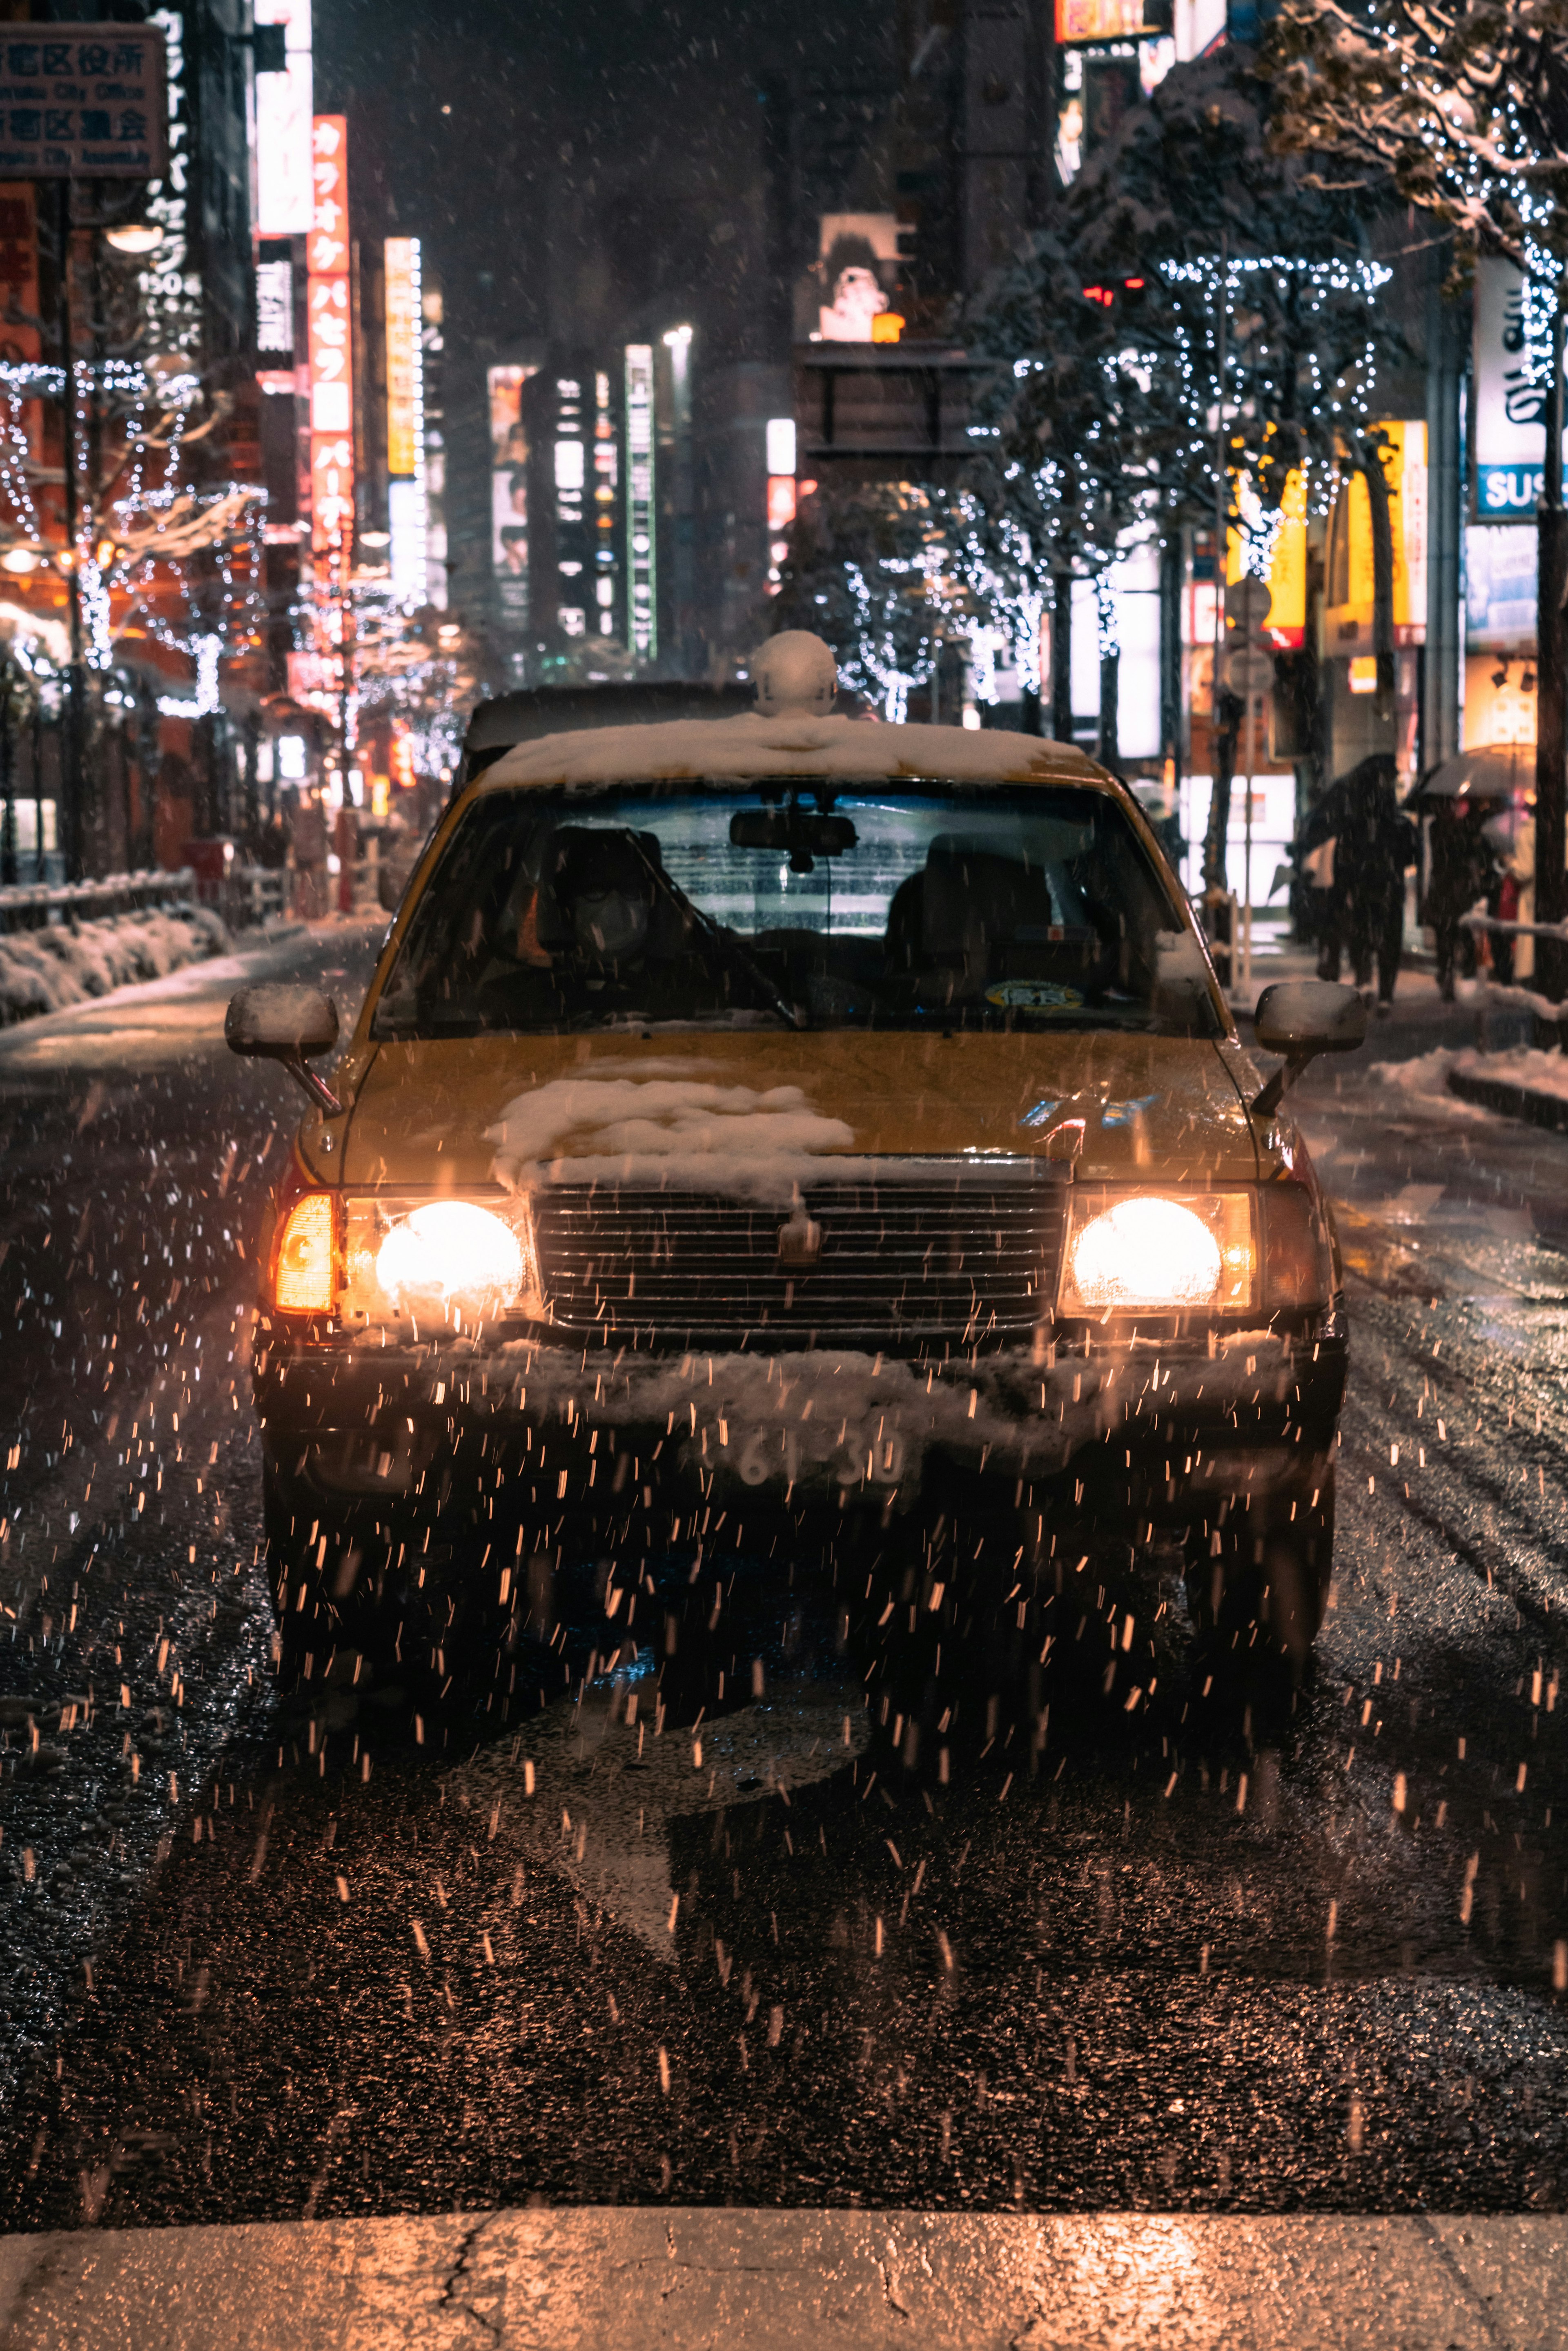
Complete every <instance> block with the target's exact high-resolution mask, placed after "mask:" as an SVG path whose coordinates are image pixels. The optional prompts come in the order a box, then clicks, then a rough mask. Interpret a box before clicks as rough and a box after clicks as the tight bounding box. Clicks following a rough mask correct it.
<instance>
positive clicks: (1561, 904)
mask: <svg viewBox="0 0 1568 2351" xmlns="http://www.w3.org/2000/svg"><path fill="white" fill-rule="evenodd" d="M1535 527H1536V565H1537V577H1536V676H1537V679H1538V680H1539V684H1538V686H1537V695H1536V700H1537V709H1536V738H1535V919H1536V921H1537V922H1538V923H1560V922H1562V920H1563V914H1564V911H1565V904H1568V890H1565V889H1564V886H1563V846H1564V844H1563V792H1564V768H1565V760H1568V675H1565V674H1564V672H1565V670H1568V620H1565V618H1564V614H1563V598H1564V595H1565V594H1568V510H1565V509H1564V507H1563V301H1562V296H1561V292H1560V291H1559V290H1558V289H1557V288H1554V289H1553V298H1552V373H1551V376H1550V378H1549V379H1548V381H1547V387H1546V465H1545V471H1544V475H1543V478H1542V492H1541V505H1540V507H1539V508H1538V510H1537V514H1536V526H1535ZM1536 950H1537V951H1536V957H1535V971H1536V986H1537V987H1538V988H1539V989H1540V991H1541V993H1542V995H1543V996H1547V997H1550V998H1552V1002H1553V1003H1561V1002H1562V1000H1563V996H1564V994H1565V993H1568V987H1565V986H1564V980H1565V978H1568V952H1565V951H1564V943H1563V941H1562V940H1561V939H1538V940H1537V941H1536Z"/></svg>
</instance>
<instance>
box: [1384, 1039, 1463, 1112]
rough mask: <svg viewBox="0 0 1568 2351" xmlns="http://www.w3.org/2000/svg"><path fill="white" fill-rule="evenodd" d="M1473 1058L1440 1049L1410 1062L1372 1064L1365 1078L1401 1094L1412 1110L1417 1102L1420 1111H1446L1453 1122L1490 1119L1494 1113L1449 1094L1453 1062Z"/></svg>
mask: <svg viewBox="0 0 1568 2351" xmlns="http://www.w3.org/2000/svg"><path fill="white" fill-rule="evenodd" d="M1474 1058H1475V1057H1474V1055H1473V1053H1471V1051H1470V1050H1469V1048H1468V1047H1467V1048H1465V1049H1462V1050H1460V1049H1457V1048H1455V1047H1454V1046H1451V1045H1439V1046H1437V1048H1436V1049H1435V1050H1433V1051H1432V1052H1430V1053H1418V1054H1416V1057H1415V1059H1414V1060H1413V1061H1377V1062H1375V1063H1374V1065H1373V1067H1372V1068H1371V1069H1370V1070H1368V1071H1366V1073H1365V1074H1366V1075H1367V1077H1368V1078H1371V1079H1374V1080H1376V1081H1378V1082H1380V1083H1381V1084H1382V1085H1383V1086H1384V1087H1385V1089H1386V1090H1387V1091H1388V1092H1390V1093H1392V1094H1394V1095H1395V1096H1396V1097H1397V1096H1398V1095H1400V1094H1403V1095H1404V1096H1405V1097H1406V1100H1407V1101H1408V1102H1410V1103H1411V1104H1412V1106H1414V1105H1415V1104H1416V1103H1417V1102H1418V1103H1419V1104H1420V1106H1421V1108H1422V1109H1423V1110H1443V1111H1447V1112H1448V1113H1450V1115H1451V1116H1453V1117H1454V1118H1456V1119H1469V1120H1476V1119H1489V1118H1491V1117H1494V1116H1495V1115H1496V1113H1494V1112H1492V1111H1490V1110H1481V1109H1479V1108H1478V1106H1477V1105H1476V1104H1475V1103H1474V1102H1461V1101H1460V1100H1459V1098H1458V1094H1451V1093H1450V1092H1448V1071H1450V1070H1451V1069H1452V1068H1453V1067H1454V1066H1455V1064H1456V1062H1461V1061H1470V1060H1473V1059H1474Z"/></svg>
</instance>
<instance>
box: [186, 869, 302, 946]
mask: <svg viewBox="0 0 1568 2351" xmlns="http://www.w3.org/2000/svg"><path fill="white" fill-rule="evenodd" d="M205 903H207V904H213V905H215V906H216V908H217V910H218V912H219V914H222V916H223V918H224V920H225V923H226V924H227V925H228V926H229V928H230V930H231V931H240V930H251V929H259V927H260V925H262V924H263V923H269V922H277V921H279V920H281V919H282V918H283V917H284V916H286V915H287V914H291V913H292V912H293V907H294V875H293V872H291V870H290V869H289V868H288V867H287V866H286V865H236V866H235V868H234V870H233V871H232V872H230V873H228V874H226V875H225V878H224V880H223V881H222V882H221V883H219V884H218V885H217V892H216V894H215V895H214V897H213V898H212V899H211V900H209V901H206V902H205Z"/></svg>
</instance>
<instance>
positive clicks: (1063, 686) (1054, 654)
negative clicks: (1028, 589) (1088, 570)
mask: <svg viewBox="0 0 1568 2351" xmlns="http://www.w3.org/2000/svg"><path fill="white" fill-rule="evenodd" d="M1051 734H1052V736H1053V737H1055V739H1056V741H1057V742H1059V743H1071V740H1072V575H1071V572H1070V571H1059V572H1058V573H1057V574H1056V578H1055V580H1054V581H1053V583H1052V590H1051Z"/></svg>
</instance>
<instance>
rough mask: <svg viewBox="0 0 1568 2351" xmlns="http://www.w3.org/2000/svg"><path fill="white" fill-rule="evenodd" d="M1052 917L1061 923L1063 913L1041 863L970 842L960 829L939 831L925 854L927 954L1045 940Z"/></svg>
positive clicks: (975, 952)
mask: <svg viewBox="0 0 1568 2351" xmlns="http://www.w3.org/2000/svg"><path fill="white" fill-rule="evenodd" d="M1053 923H1054V924H1056V925H1060V923H1061V916H1060V915H1059V914H1056V912H1055V910H1054V908H1053V906H1052V903H1051V883H1050V881H1049V880H1048V878H1047V876H1046V874H1045V872H1044V870H1043V868H1042V867H1040V866H1039V865H1030V864H1027V863H1026V862H1024V860H1023V859H1022V858H1017V857H1005V856H1003V855H1002V854H1001V853H1000V852H998V851H997V850H994V849H989V848H986V847H982V846H980V845H978V844H975V845H971V844H970V843H969V842H967V841H964V840H963V839H962V837H961V836H959V835H957V834H954V833H938V834H937V836H936V840H935V841H933V842H932V843H931V846H930V849H929V850H928V851H927V852H926V858H925V895H924V903H923V906H922V914H921V927H922V931H923V933H924V945H925V952H926V954H927V955H930V956H979V955H984V954H986V953H987V952H988V950H989V949H990V948H992V947H1015V946H1043V945H1045V944H1046V943H1047V942H1048V941H1049V940H1050V938H1051V929H1052V925H1053ZM1057 935H1058V937H1060V935H1061V932H1060V928H1059V929H1058V931H1057Z"/></svg>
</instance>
